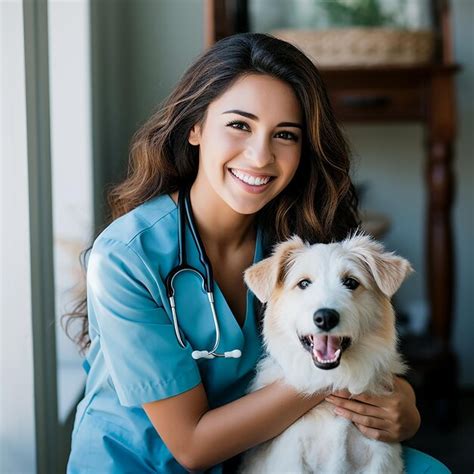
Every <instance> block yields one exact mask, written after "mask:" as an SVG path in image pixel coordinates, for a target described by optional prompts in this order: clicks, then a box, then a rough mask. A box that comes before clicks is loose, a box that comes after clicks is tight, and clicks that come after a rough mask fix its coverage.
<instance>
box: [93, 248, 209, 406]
mask: <svg viewBox="0 0 474 474" xmlns="http://www.w3.org/2000/svg"><path fill="white" fill-rule="evenodd" d="M150 281H151V275H150V273H149V270H148V269H147V267H146V265H145V264H144V262H143V260H142V259H141V258H140V257H139V255H138V254H137V253H136V252H135V251H134V250H133V249H131V248H130V247H128V246H127V245H126V244H125V243H123V242H120V241H115V240H109V239H101V240H97V241H96V242H95V243H94V246H93V249H92V251H91V254H90V258H89V262H88V268H87V300H88V302H87V304H88V309H89V314H91V313H94V314H95V316H96V320H97V325H98V329H99V336H98V337H100V347H101V350H102V351H103V354H104V359H105V363H106V366H107V368H108V370H109V371H110V375H111V379H112V382H113V384H114V387H115V390H116V391H117V395H118V398H119V401H120V403H121V404H122V405H124V406H141V404H143V403H146V402H152V401H155V400H159V399H162V398H167V397H171V396H173V395H177V394H179V393H182V392H185V391H187V390H190V389H191V388H193V387H195V386H196V385H198V384H199V383H200V382H201V376H200V373H199V369H198V366H197V363H196V361H195V360H194V359H193V358H192V356H191V353H192V349H191V347H190V345H189V343H187V342H186V341H185V340H184V341H183V342H186V346H185V347H184V348H182V347H181V346H180V345H179V343H178V341H177V339H176V335H175V332H174V328H173V325H172V323H171V320H170V318H169V317H168V315H167V314H166V312H165V310H164V309H163V306H162V305H161V304H160V302H158V303H157V302H156V301H155V300H154V298H153V297H152V296H151V294H150V291H149V290H148V289H147V285H149V284H150Z"/></svg>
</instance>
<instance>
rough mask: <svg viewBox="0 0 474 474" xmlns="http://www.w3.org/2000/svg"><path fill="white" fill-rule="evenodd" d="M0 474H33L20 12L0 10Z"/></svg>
mask: <svg viewBox="0 0 474 474" xmlns="http://www.w3.org/2000/svg"><path fill="white" fill-rule="evenodd" d="M0 22H1V35H0V37H1V45H0V53H1V87H0V90H1V102H2V106H1V123H0V137H1V160H0V183H1V185H0V209H1V216H0V223H1V232H0V238H1V241H0V257H1V258H0V261H1V266H0V269H1V273H0V276H1V281H0V327H1V332H0V472H2V473H22V474H27V473H33V472H35V471H36V450H35V416H34V380H33V341H32V325H31V304H30V300H31V293H30V278H31V276H30V253H29V248H30V229H29V203H28V168H27V162H28V159H27V148H26V143H27V141H26V103H25V69H24V68H25V66H24V54H23V51H24V45H23V9H22V2H21V1H20V0H14V1H9V2H0Z"/></svg>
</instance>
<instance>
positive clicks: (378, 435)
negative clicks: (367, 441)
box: [354, 423, 396, 442]
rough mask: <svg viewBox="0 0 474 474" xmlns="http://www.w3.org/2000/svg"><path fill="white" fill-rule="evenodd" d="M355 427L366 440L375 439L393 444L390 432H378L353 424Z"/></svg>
mask: <svg viewBox="0 0 474 474" xmlns="http://www.w3.org/2000/svg"><path fill="white" fill-rule="evenodd" d="M354 424H355V425H356V426H357V429H358V430H359V431H360V432H361V433H362V434H363V435H365V436H367V437H368V438H372V439H376V440H377V441H385V442H393V441H396V440H395V439H394V438H393V436H392V435H391V434H390V432H388V431H385V430H379V429H374V428H369V427H367V426H365V425H360V424H359V423H354Z"/></svg>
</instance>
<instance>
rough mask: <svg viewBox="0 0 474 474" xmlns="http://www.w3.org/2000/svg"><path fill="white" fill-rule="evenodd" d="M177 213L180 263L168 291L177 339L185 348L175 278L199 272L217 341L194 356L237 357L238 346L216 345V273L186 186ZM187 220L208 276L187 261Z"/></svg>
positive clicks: (169, 277) (170, 276) (171, 274)
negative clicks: (222, 349) (220, 350)
mask: <svg viewBox="0 0 474 474" xmlns="http://www.w3.org/2000/svg"><path fill="white" fill-rule="evenodd" d="M178 211H179V212H178V214H179V218H178V219H179V221H178V240H179V263H178V265H177V266H176V267H175V268H173V269H172V270H171V271H170V272H169V273H168V275H167V276H166V279H165V280H166V291H167V296H168V300H169V302H170V306H171V313H172V316H173V327H174V332H175V335H176V339H177V340H178V343H179V345H180V346H181V347H183V348H184V347H186V344H185V343H184V341H183V338H182V336H181V332H180V330H179V323H178V314H177V312H176V301H175V298H174V296H175V289H174V279H175V278H176V277H177V276H178V275H179V274H180V273H183V272H186V271H190V272H193V273H194V274H196V275H197V276H198V277H199V278H201V280H202V290H203V292H204V293H206V294H207V298H208V301H209V307H210V308H211V313H212V319H213V322H214V329H215V334H216V335H215V341H214V346H213V348H212V349H211V350H210V351H207V350H194V351H193V352H192V354H191V355H192V357H193V359H202V358H205V359H214V358H215V357H225V358H238V357H240V356H241V355H242V352H241V351H240V350H239V349H234V350H233V351H226V352H224V353H218V352H216V351H217V348H218V347H219V344H220V338H221V332H220V328H219V321H218V318H217V313H216V308H215V304H214V280H213V273H212V266H211V262H210V261H209V258H208V257H207V255H206V251H205V249H204V245H203V243H202V241H201V238H200V237H199V234H198V233H197V229H196V225H195V222H194V216H193V213H192V208H191V202H190V197H189V188H185V189H183V190H180V192H179V198H178ZM186 220H187V221H188V225H189V228H190V230H191V234H192V236H193V239H194V241H195V243H196V246H197V249H198V252H199V260H200V261H201V263H202V264H203V266H204V268H205V271H206V275H203V274H202V273H201V272H200V271H199V270H197V269H196V268H194V267H191V266H190V265H188V264H187V258H186V241H185V233H186V228H185V227H186Z"/></svg>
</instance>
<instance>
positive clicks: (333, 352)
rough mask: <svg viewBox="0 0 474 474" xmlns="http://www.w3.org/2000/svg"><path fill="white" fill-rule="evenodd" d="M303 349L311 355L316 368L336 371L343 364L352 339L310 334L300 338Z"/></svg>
mask: <svg viewBox="0 0 474 474" xmlns="http://www.w3.org/2000/svg"><path fill="white" fill-rule="evenodd" d="M300 341H301V344H302V345H303V347H304V348H305V349H306V350H307V351H308V352H310V353H311V356H312V357H313V362H314V365H315V366H316V367H318V368H319V369H323V370H329V369H335V368H336V367H337V366H338V365H339V363H340V362H341V356H342V353H343V352H344V351H345V350H346V349H347V348H348V347H349V346H350V345H351V339H350V337H343V336H332V335H329V334H308V335H307V336H301V337H300Z"/></svg>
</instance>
